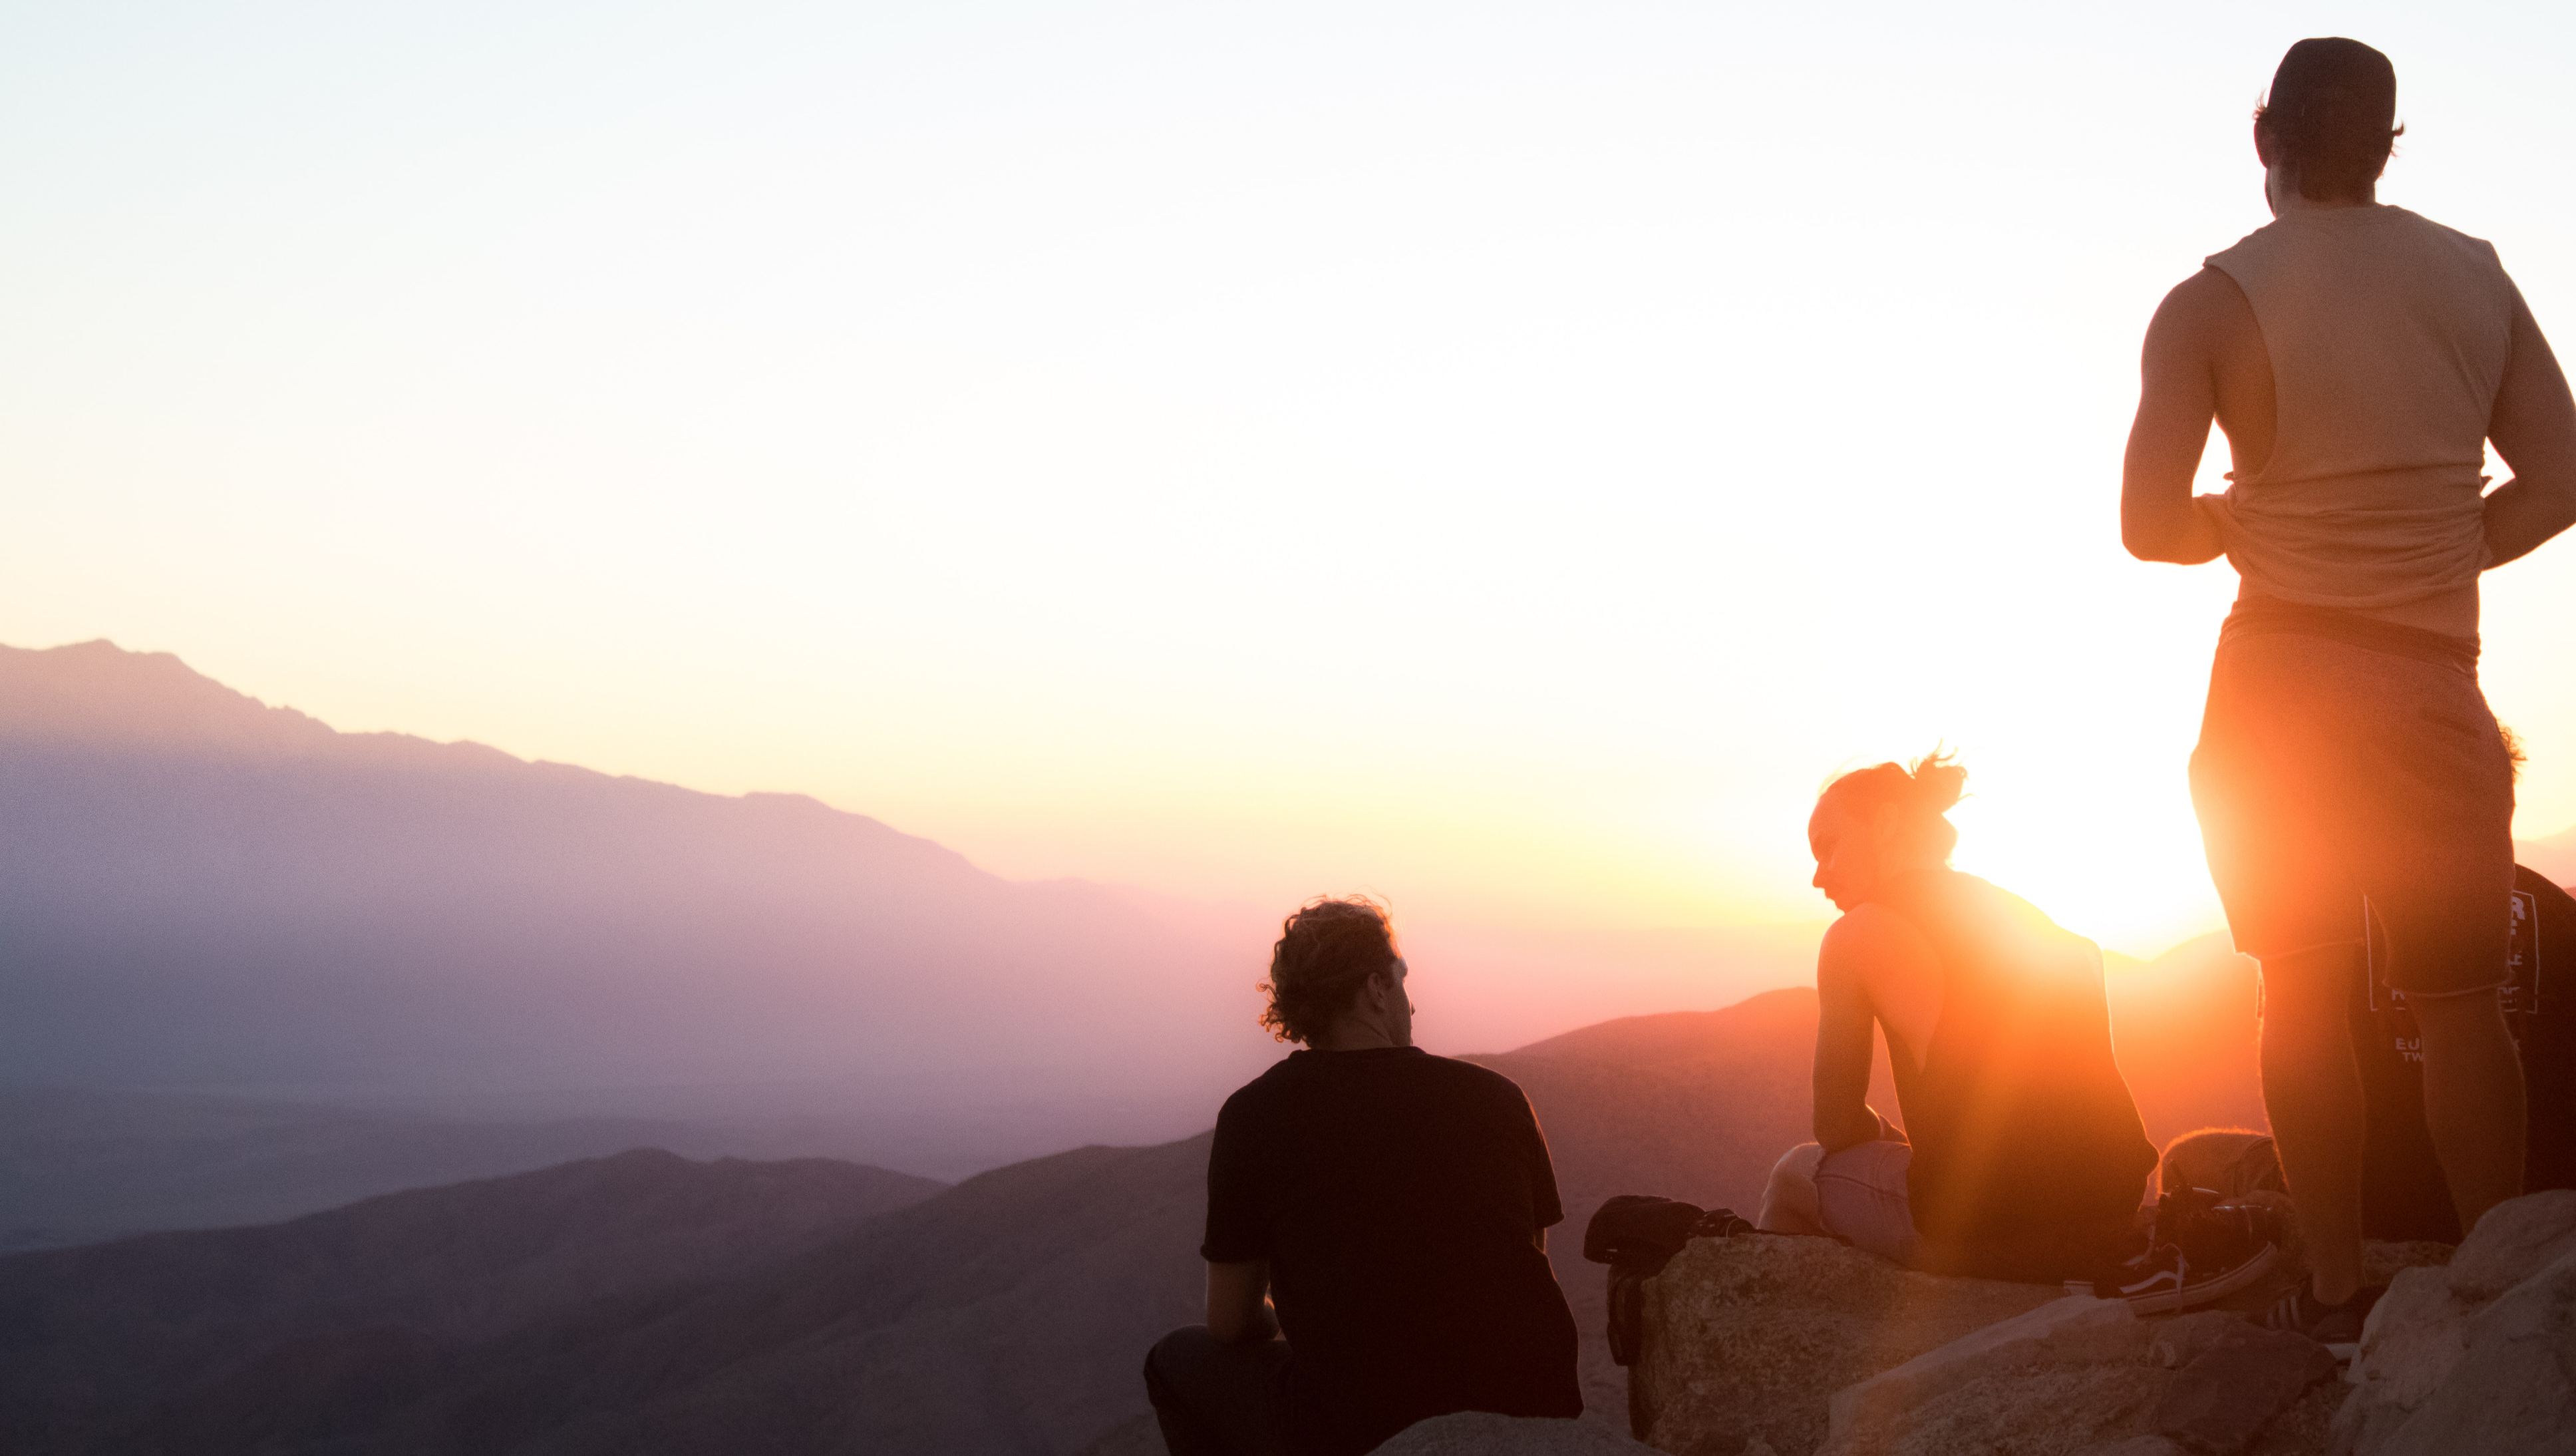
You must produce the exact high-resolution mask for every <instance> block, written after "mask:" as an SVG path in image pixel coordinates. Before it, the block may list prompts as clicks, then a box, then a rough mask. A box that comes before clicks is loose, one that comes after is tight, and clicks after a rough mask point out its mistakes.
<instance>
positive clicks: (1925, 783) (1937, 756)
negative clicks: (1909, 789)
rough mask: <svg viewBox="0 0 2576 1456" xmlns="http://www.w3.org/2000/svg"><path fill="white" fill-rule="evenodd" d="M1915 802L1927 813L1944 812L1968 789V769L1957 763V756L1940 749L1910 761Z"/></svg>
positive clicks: (1948, 810)
mask: <svg viewBox="0 0 2576 1456" xmlns="http://www.w3.org/2000/svg"><path fill="white" fill-rule="evenodd" d="M1910 774H1911V777H1912V778H1913V780H1914V793H1915V797H1916V801H1917V802H1918V803H1920V804H1921V805H1922V807H1923V810H1924V812H1926V813H1929V814H1946V813H1948V812H1950V807H1951V806H1952V805H1954V804H1956V803H1958V802H1959V799H1960V797H1961V796H1962V795H1964V794H1966V793H1967V791H1968V771H1967V770H1966V769H1964V768H1962V767H1960V766H1959V761H1958V755H1956V754H1953V753H1950V752H1948V751H1946V750H1943V749H1937V748H1936V749H1934V750H1933V751H1932V752H1930V753H1927V754H1925V755H1923V756H1922V757H1921V758H1918V759H1916V760H1914V763H1913V766H1912V768H1911V770H1910Z"/></svg>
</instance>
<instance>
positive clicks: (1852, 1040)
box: [1815, 907, 1882, 1153]
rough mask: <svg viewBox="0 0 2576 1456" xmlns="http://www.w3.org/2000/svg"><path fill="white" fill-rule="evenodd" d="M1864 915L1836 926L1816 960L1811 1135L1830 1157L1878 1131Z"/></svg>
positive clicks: (1847, 918)
mask: <svg viewBox="0 0 2576 1456" xmlns="http://www.w3.org/2000/svg"><path fill="white" fill-rule="evenodd" d="M1866 913H1867V912H1866V907H1864V908H1863V909H1862V910H1860V911H1855V912H1853V913H1852V914H1851V915H1846V916H1844V917H1843V918H1842V919H1840V920H1837V921H1835V922H1834V927H1833V929H1831V930H1828V931H1826V932H1825V943H1824V946H1823V948H1822V949H1821V950H1819V951H1818V952H1817V955H1816V1071H1815V1077H1816V1085H1815V1092H1816V1115H1815V1134H1816V1141H1817V1142H1819V1143H1821V1144H1823V1145H1824V1149H1825V1151H1826V1152H1829V1153H1831V1152H1839V1151H1841V1150H1842V1149H1844V1148H1848V1147H1851V1146H1853V1145H1854V1144H1856V1143H1865V1142H1868V1141H1869V1140H1871V1139H1872V1138H1875V1137H1877V1136H1878V1135H1879V1132H1880V1130H1881V1127H1882V1124H1881V1123H1880V1121H1879V1117H1878V1114H1877V1113H1876V1112H1874V1111H1872V1110H1871V1108H1870V1105H1869V1065H1870V1059H1871V1057H1872V1056H1873V1054H1874V1053H1875V1051H1876V1048H1875V1047H1874V1046H1873V1045H1872V1044H1871V1033H1872V1032H1873V1031H1874V1030H1875V1029H1876V1018H1875V1015H1874V1013H1872V1011H1871V1010H1870V1004H1869V987H1868V984H1867V982H1866V979H1865V978H1864V976H1863V974H1862V965H1861V962H1862V960H1863V958H1864V957H1865V956H1866V955H1867V953H1868V948H1867V945H1866V944H1865V942H1866V941H1867V940H1868V936H1867V934H1866V930H1867V927H1866V926H1865V925H1862V924H1858V923H1857V922H1858V920H1859V917H1861V916H1862V915H1864V914H1866Z"/></svg>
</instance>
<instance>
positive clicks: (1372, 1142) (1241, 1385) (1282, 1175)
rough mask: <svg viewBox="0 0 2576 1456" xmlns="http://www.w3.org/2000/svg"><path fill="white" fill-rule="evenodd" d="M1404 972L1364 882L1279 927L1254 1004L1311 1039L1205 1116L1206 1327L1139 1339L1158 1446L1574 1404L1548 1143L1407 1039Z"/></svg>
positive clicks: (1550, 1412) (1206, 1455)
mask: <svg viewBox="0 0 2576 1456" xmlns="http://www.w3.org/2000/svg"><path fill="white" fill-rule="evenodd" d="M1404 980H1405V964H1404V958H1403V957H1402V956H1401V955H1399V954H1397V951H1396V945H1395V936H1394V932H1393V930H1392V928H1391V927H1390V926H1389V925H1388V923H1387V918H1386V912H1385V911H1384V910H1383V909H1382V908H1381V907H1379V906H1377V905H1375V904H1373V903H1371V902H1369V901H1366V900H1317V901H1315V902H1314V903H1312V904H1310V905H1307V906H1306V907H1305V908H1303V909H1301V910H1299V911H1298V912H1297V913H1296V914H1294V915H1291V916H1289V917H1288V920H1287V922H1286V924H1285V925H1284V926H1283V927H1282V933H1281V934H1280V937H1279V943H1278V944H1277V945H1276V946H1275V947H1274V948H1273V949H1272V951H1271V955H1270V981H1269V984H1268V986H1267V987H1266V989H1267V990H1268V991H1269V993H1270V1006H1269V1009H1268V1010H1267V1011H1265V1012H1264V1013H1263V1014H1262V1018H1261V1020H1262V1024H1263V1025H1265V1026H1268V1027H1270V1028H1271V1029H1272V1030H1273V1032H1275V1033H1276V1034H1277V1036H1278V1037H1279V1039H1280V1040H1282V1041H1290V1042H1303V1043H1305V1044H1306V1049H1305V1050H1303V1051H1298V1052H1292V1053H1290V1054H1289V1055H1288V1056H1287V1057H1286V1058H1285V1059H1283V1060H1281V1061H1280V1062H1279V1063H1277V1064H1276V1065H1274V1066H1272V1067H1271V1069H1270V1070H1269V1071H1267V1072H1265V1073H1263V1074H1262V1075H1261V1076H1260V1077H1259V1078H1257V1079H1255V1080H1254V1081H1253V1082H1252V1083H1251V1084H1250V1085H1248V1086H1246V1087H1244V1088H1243V1089H1241V1090H1240V1091H1238V1092H1236V1093H1235V1094H1234V1095H1233V1096H1231V1097H1229V1098H1227V1099H1226V1102H1225V1109H1224V1110H1223V1111H1222V1112H1220V1113H1218V1114H1217V1120H1216V1140H1215V1143H1214V1145H1213V1146H1212V1147H1211V1148H1210V1149H1209V1151H1208V1212H1207V1242H1206V1243H1205V1244H1204V1245H1202V1246H1201V1247H1200V1249H1199V1253H1200V1255H1201V1256H1202V1257H1204V1258H1205V1259H1206V1260H1207V1264H1208V1281H1207V1324H1206V1325H1205V1326H1198V1325H1192V1326H1189V1327H1187V1328H1184V1329H1179V1330H1175V1331H1173V1332H1172V1333H1171V1334H1169V1335H1167V1336H1165V1337H1164V1338H1163V1340H1162V1342H1161V1343H1159V1344H1157V1345H1156V1346H1155V1347H1154V1350H1153V1353H1152V1354H1151V1355H1149V1356H1147V1357H1146V1360H1145V1390H1146V1393H1147V1395H1148V1396H1149V1397H1150V1398H1151V1399H1152V1401H1153V1403H1154V1414H1155V1417H1156V1419H1157V1420H1158V1421H1159V1422H1160V1423H1161V1425H1162V1429H1163V1440H1164V1443H1165V1444H1166V1445H1167V1446H1168V1447H1169V1448H1170V1449H1171V1452H1172V1456H1216V1453H1225V1456H1274V1453H1276V1456H1292V1453H1293V1456H1358V1453H1360V1452H1364V1451H1368V1450H1371V1449H1374V1448H1375V1447H1376V1446H1378V1445H1379V1444H1380V1443H1382V1442H1384V1441H1385V1440H1386V1439H1387V1438H1388V1437H1389V1436H1392V1435H1394V1434H1395V1433H1396V1432H1398V1431H1400V1430H1403V1429H1404V1428H1405V1427H1406V1426H1409V1425H1411V1424H1413V1423H1414V1422H1415V1421H1418V1420H1422V1419H1425V1418H1427V1417H1430V1416H1437V1415H1446V1414H1448V1413H1450V1412H1452V1411H1468V1410H1473V1411H1495V1412H1500V1413H1501V1414H1504V1415H1518V1416H1575V1415H1580V1414H1582V1412H1583V1397H1582V1394H1581V1391H1580V1390H1579V1388H1578V1387H1577V1385H1576V1382H1575V1373H1574V1344H1575V1338H1574V1317H1573V1315H1572V1314H1571V1313H1570V1312H1568V1310H1567V1309H1566V1304H1565V1296H1564V1294H1563V1292H1562V1291H1560V1290H1559V1289H1558V1288H1557V1285H1556V1275H1555V1273H1554V1271H1552V1270H1551V1269H1550V1268H1549V1267H1548V1262H1547V1253H1546V1249H1547V1229H1548V1226H1549V1225H1551V1224H1554V1223H1556V1222H1557V1221H1558V1220H1559V1219H1561V1218H1563V1217H1564V1213H1563V1210H1562V1209H1560V1208H1559V1207H1558V1205H1557V1194H1556V1173H1555V1170H1554V1168H1553V1166H1552V1165H1551V1164H1550V1163H1549V1161H1548V1155H1547V1140H1546V1139H1545V1138H1544V1137H1542V1136H1541V1135H1540V1133H1539V1128H1538V1119H1537V1118H1536V1117H1535V1116H1533V1115H1532V1114H1531V1112H1530V1105H1529V1099H1527V1098H1526V1097H1524V1096H1522V1095H1521V1089H1520V1088H1519V1087H1517V1086H1514V1085H1513V1084H1512V1082H1511V1081H1510V1079H1508V1078H1506V1077H1503V1076H1501V1075H1499V1074H1497V1073H1494V1072H1489V1071H1487V1070H1485V1069H1484V1068H1482V1067H1479V1066H1474V1065H1472V1064H1470V1063H1467V1062H1458V1061H1451V1060H1449V1059H1448V1058H1446V1057H1435V1056H1432V1055H1430V1054H1428V1053H1426V1052H1424V1051H1422V1050H1421V1049H1419V1048H1417V1047H1415V1046H1414V1045H1413V1003H1412V1001H1411V999H1410V998H1409V997H1407V996H1406V994H1405V989H1404ZM1265 1291H1266V1292H1267V1296H1268V1297H1267V1298H1265ZM1274 1305H1275V1312H1274V1307H1273V1306H1274ZM1283 1336H1284V1338H1282V1337H1283Z"/></svg>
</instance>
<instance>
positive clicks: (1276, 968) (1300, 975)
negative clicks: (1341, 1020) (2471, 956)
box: [1259, 895, 1397, 1044]
mask: <svg viewBox="0 0 2576 1456" xmlns="http://www.w3.org/2000/svg"><path fill="white" fill-rule="evenodd" d="M1396 955H1397V952H1396V948H1395V926H1394V924H1393V923H1392V922H1391V921H1389V920H1388V918H1387V912H1386V907H1385V906H1383V905H1381V904H1379V903H1377V902H1376V901H1375V900H1372V899H1369V898H1368V897H1367V896H1365V895H1354V896H1352V897H1350V898H1349V899H1346V900H1335V899H1329V898H1325V899H1315V900H1309V901H1307V902H1306V903H1305V904H1304V905H1301V906H1299V907H1298V908H1297V910H1296V911H1295V913H1293V914H1291V915H1290V916H1289V917H1288V918H1287V919H1286V920H1283V921H1281V922H1280V924H1279V943H1278V944H1276V945H1274V946H1272V947H1271V948H1270V979H1269V980H1267V981H1264V982H1262V983H1261V985H1260V987H1259V989H1260V990H1262V991H1264V992H1267V993H1268V994H1269V996H1270V1004H1269V1006H1267V1007H1265V1008H1264V1009H1263V1010H1262V1013H1261V1024H1262V1025H1263V1026H1266V1027H1268V1028H1270V1034H1271V1035H1272V1036H1274V1037H1276V1038H1277V1039H1279V1040H1280V1041H1293V1042H1306V1043H1309V1044H1311V1043H1312V1042H1313V1041H1314V1039H1315V1038H1316V1037H1317V1036H1319V1035H1321V1034H1322V1033H1323V1030H1324V1028H1325V1027H1327V1026H1330V1025H1331V1024H1332V1022H1333V1018H1334V1017H1336V1016H1339V1015H1341V1014H1342V1013H1343V1012H1344V1011H1347V1010H1349V1009H1350V1005H1351V1000H1352V998H1353V997H1355V996H1357V995H1358V994H1359V989H1360V987H1361V986H1362V985H1363V984H1365V983H1366V982H1367V980H1368V978H1369V977H1371V976H1376V975H1383V974H1385V973H1386V972H1387V971H1389V970H1391V969H1393V968H1394V966H1395V961H1396Z"/></svg>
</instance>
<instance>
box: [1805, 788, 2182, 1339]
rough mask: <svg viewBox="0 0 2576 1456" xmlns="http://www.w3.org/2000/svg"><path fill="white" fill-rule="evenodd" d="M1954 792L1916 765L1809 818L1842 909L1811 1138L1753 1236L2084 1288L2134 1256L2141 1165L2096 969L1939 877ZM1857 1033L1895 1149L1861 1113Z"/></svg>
mask: <svg viewBox="0 0 2576 1456" xmlns="http://www.w3.org/2000/svg"><path fill="white" fill-rule="evenodd" d="M1966 781H1967V773H1966V771H1965V770H1964V769H1961V768H1960V767H1959V766H1958V765H1956V764H1954V763H1951V762H1948V761H1947V760H1945V759H1943V758H1941V757H1939V756H1937V755H1936V756H1934V757H1932V758H1928V759H1924V760H1921V761H1920V762H1918V763H1916V764H1915V766H1914V769H1913V771H1912V772H1910V773H1909V772H1908V771H1907V770H1905V769H1903V768H1900V767H1898V766H1897V765H1895V764H1892V763H1882V764H1879V765H1878V766H1876V767H1875V768H1867V769H1862V770H1860V771H1859V772H1856V773H1849V774H1845V775H1843V776H1842V777H1841V778H1838V779H1836V780H1834V781H1833V782H1832V783H1831V784H1829V785H1827V786H1826V788H1825V791H1824V793H1823V794H1822V795H1820V796H1819V797H1818V798H1817V800H1816V810H1815V813H1814V815H1813V817H1811V818H1810V819H1809V820H1808V821H1807V840H1808V844H1809V846H1810V847H1811V848H1812V849H1813V850H1814V852H1815V856H1816V878H1815V883H1816V887H1817V888H1818V889H1821V890H1823V891H1824V892H1825V894H1826V896H1827V897H1828V898H1830V899H1831V900H1832V901H1833V902H1834V905H1835V907H1836V908H1838V909H1840V910H1841V911H1842V912H1843V916H1842V918H1841V919H1839V920H1837V921H1835V922H1834V924H1833V927H1832V928H1831V929H1829V930H1827V931H1826V932H1825V940H1824V945H1823V947H1822V948H1821V949H1820V950H1819V951H1818V953H1817V957H1816V999H1817V1014H1816V1065H1815V1099H1816V1102H1815V1132H1816V1140H1815V1141H1814V1142H1812V1143H1805V1144H1801V1145H1800V1146H1799V1147H1797V1148H1794V1149H1792V1150H1790V1152H1789V1154H1788V1155H1787V1156H1786V1157H1783V1158H1782V1159H1781V1160H1780V1163H1779V1166H1777V1167H1776V1168H1774V1169H1773V1170H1772V1174H1771V1186H1770V1189H1769V1191H1768V1192H1767V1193H1766V1194H1765V1195H1764V1198H1763V1204H1762V1216H1761V1218H1760V1220H1759V1226H1760V1227H1761V1228H1764V1229H1768V1230H1772V1231H1774V1232H1781V1233H1826V1234H1832V1235H1835V1236H1836V1237H1839V1238H1842V1239H1844V1240H1846V1241H1848V1242H1850V1243H1851V1244H1853V1245H1855V1246H1857V1247H1859V1248H1863V1249H1867V1250H1869V1251H1870V1252H1872V1253H1875V1254H1881V1255H1884V1256H1886V1257H1887V1258H1890V1259H1894V1260H1897V1261H1898V1262H1900V1263H1903V1264H1906V1265H1909V1266H1912V1267H1915V1268H1920V1269H1930V1270H1934V1271H1937V1272H1945V1273H1974V1274H1983V1275H1989V1276H1993V1277H2000V1278H2015V1279H2033V1280H2058V1279H2068V1278H2091V1277H2093V1276H2094V1274H2095V1272H2096V1270H2097V1269H2098V1268H2100V1267H2102V1266H2105V1265H2109V1264H2112V1263H2115V1262H2117V1261H2119V1260H2120V1259H2122V1258H2123V1257H2125V1256H2126V1255H2128V1254H2129V1253H2130V1252H2131V1246H2132V1245H2133V1244H2134V1243H2135V1242H2136V1241H2137V1235H2136V1221H2137V1214H2138V1208H2139V1198H2140V1195H2141V1194H2142V1193H2143V1192H2144V1191H2145V1187H2146V1178H2147V1173H2148V1171H2149V1170H2150V1169H2152V1168H2154V1167H2155V1165H2156V1150H2155V1148H2154V1146H2153V1145H2151V1144H2150V1143H2148V1141H2147V1135H2146V1130H2145V1128H2144V1127H2142V1126H2141V1125H2140V1123H2139V1121H2138V1109H2137V1105H2136V1104H2135V1103H2134V1102H2132V1101H2131V1100H2130V1098H2129V1088H2128V1084H2127V1083H2126V1082H2124V1081H2122V1080H2121V1077H2120V1069H2119V1067H2118V1066H2117V1065H2116V1064H2115V1063H2114V1062H2113V1060H2112V1056H2111V1013H2110V1007H2109V1005H2108V1003H2107V1001H2106V1000H2105V998H2104V995H2103V989H2102V953H2101V951H2100V950H2099V949H2097V948H2096V947H2095V946H2094V944H2093V943H2092V942H2091V941H2089V940H2086V939H2084V938H2083V937H2081V936H2078V935H2075V934H2073V933H2071V932H2069V931H2066V930H2063V929H2060V928H2059V927H2058V926H2057V925H2055V924H2054V923H2052V922H2051V921H2050V920H2049V919H2048V917H2047V916H2045V915H2042V914H2041V913H2040V912H2039V911H2038V910H2037V909H2035V908H2033V907H2032V906H2031V905H2030V903H2029V902H2027V901H2025V900H2022V899H2020V898H2018V897H2016V896H2013V895H2009V894H2006V893H2005V892H2003V891H2002V890H1999V889H1997V888H1995V887H1994V886H1993V885H1990V884H1988V883H1987V882H1985V881H1984V880H1981V879H1978V878H1976V877H1975V876H1973V875H1963V874H1960V873H1959V872H1957V871H1956V870H1953V869H1951V868H1950V867H1949V859H1950V851H1951V849H1952V848H1953V846H1955V845H1956V844H1957V842H1958V837H1959V834H1958V831H1957V830H1956V829H1955V828H1953V827H1951V824H1950V821H1949V820H1948V819H1947V818H1946V817H1944V816H1945V815H1946V814H1947V812H1948V810H1949V808H1950V806H1951V805H1952V804H1955V803H1957V802H1958V799H1959V793H1960V789H1961V788H1962V786H1963V785H1964V784H1965V783H1966ZM1873 1029H1876V1030H1878V1031H1883V1032H1884V1033H1885V1034H1886V1036H1887V1052H1888V1058H1889V1060H1890V1062H1891V1063H1892V1066H1891V1068H1890V1070H1891V1071H1892V1072H1893V1073H1894V1075H1895V1079H1896V1097H1897V1104H1898V1108H1899V1111H1900V1112H1901V1113H1902V1114H1903V1116H1904V1119H1905V1129H1904V1131H1901V1132H1900V1131H1898V1130H1897V1129H1896V1128H1895V1127H1894V1126H1893V1125H1891V1124H1890V1123H1889V1122H1888V1121H1887V1120H1886V1119H1885V1118H1883V1117H1881V1116H1880V1115H1879V1114H1878V1113H1877V1111H1876V1110H1874V1109H1873V1108H1871V1107H1870V1106H1869V1104H1868V1101H1867V1098H1868V1093H1869V1075H1870V1063H1871V1061H1872V1058H1873V1057H1874V1055H1875V1052H1874V1049H1873V1046H1872V1031H1873ZM2104 1292H2105V1293H2108V1292H2110V1291H2107V1290H2106V1291H2104ZM2168 1292H2169V1291H2168Z"/></svg>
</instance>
